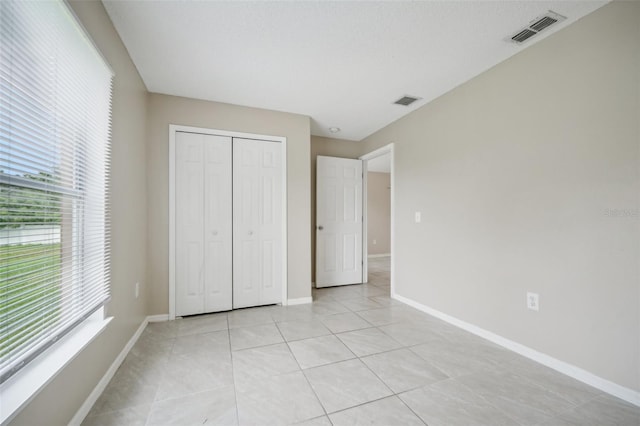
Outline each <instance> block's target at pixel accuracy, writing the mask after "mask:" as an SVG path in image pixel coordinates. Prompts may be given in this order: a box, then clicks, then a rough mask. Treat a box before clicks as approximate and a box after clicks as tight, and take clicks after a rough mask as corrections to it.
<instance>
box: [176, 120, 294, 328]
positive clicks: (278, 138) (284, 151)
mask: <svg viewBox="0 0 640 426" xmlns="http://www.w3.org/2000/svg"><path fill="white" fill-rule="evenodd" d="M176 132H186V133H200V134H204V135H213V136H228V137H231V138H242V139H256V140H262V141H268V142H279V143H281V144H282V305H283V306H286V305H287V295H288V288H289V280H288V276H287V264H288V262H287V260H288V259H287V235H288V232H287V202H288V200H287V138H286V137H284V136H273V135H260V134H255V133H246V132H233V131H228V130H218V129H209V128H204V127H193V126H183V125H179V124H170V125H169V259H168V260H169V320H170V321H171V320H174V319H176V247H175V244H176Z"/></svg>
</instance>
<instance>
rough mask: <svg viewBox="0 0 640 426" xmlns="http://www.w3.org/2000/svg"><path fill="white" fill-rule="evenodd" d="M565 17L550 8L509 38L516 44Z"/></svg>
mask: <svg viewBox="0 0 640 426" xmlns="http://www.w3.org/2000/svg"><path fill="white" fill-rule="evenodd" d="M565 19H567V18H566V17H564V16H562V15H559V14H557V13H555V12H553V11H551V10H550V11H548V12H547V13H545V14H544V15H542V16H538V17H537V18H536V19H534V20H532V21H531V22H530V23H529V26H528V27H525V28H522V29H521V30H520V31H518V32H517V33H516V34H515V35H513V36H511V37H510V38H509V40H510V41H512V42H514V43H518V44H520V43H523V42H524V41H526V40H529V39H530V38H531V37H533V36H535V35H537V34H538V33H539V32H541V31H544V30H545V29H547V28H549V27H550V26H552V25H554V24H556V23H558V22H561V21H564V20H565Z"/></svg>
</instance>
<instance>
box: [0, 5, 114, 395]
mask: <svg viewBox="0 0 640 426" xmlns="http://www.w3.org/2000/svg"><path fill="white" fill-rule="evenodd" d="M112 78H113V75H112V72H111V70H110V68H109V66H108V65H107V64H106V63H105V61H104V60H103V58H102V57H101V56H100V54H99V53H98V51H97V50H96V48H95V47H94V45H93V44H92V43H91V41H90V40H89V38H88V37H87V35H86V33H85V32H84V30H83V28H82V27H81V26H80V25H79V24H78V22H77V21H76V18H75V17H74V15H73V14H72V13H71V12H70V11H69V9H68V7H67V5H66V4H65V3H64V2H63V1H60V0H58V1H39V2H29V1H20V0H0V333H1V334H0V383H2V382H4V381H5V380H6V379H7V378H9V377H10V376H11V375H12V374H14V373H15V372H16V371H18V370H19V369H20V368H21V367H22V366H23V365H25V364H26V363H28V362H29V361H30V360H32V359H33V358H35V357H36V356H37V355H38V354H40V353H41V352H42V351H43V350H44V349H46V348H47V347H48V346H49V345H51V344H52V343H54V342H55V341H56V340H57V339H59V338H60V337H61V336H62V335H63V334H65V333H67V332H68V331H70V330H71V329H73V327H75V326H76V325H77V324H79V323H80V322H81V321H83V320H84V319H86V318H87V317H88V316H89V315H91V314H92V313H93V312H95V311H96V310H97V309H98V308H100V307H101V306H102V305H104V304H105V303H106V301H107V300H108V297H109V270H110V266H109V212H108V200H107V197H108V184H109V181H108V177H109V157H110V154H109V146H110V129H111V83H112Z"/></svg>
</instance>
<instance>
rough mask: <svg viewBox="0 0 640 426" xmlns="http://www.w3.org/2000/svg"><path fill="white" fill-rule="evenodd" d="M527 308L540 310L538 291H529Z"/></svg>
mask: <svg viewBox="0 0 640 426" xmlns="http://www.w3.org/2000/svg"><path fill="white" fill-rule="evenodd" d="M527 308H529V309H531V310H532V311H539V310H540V296H539V295H538V293H531V292H527Z"/></svg>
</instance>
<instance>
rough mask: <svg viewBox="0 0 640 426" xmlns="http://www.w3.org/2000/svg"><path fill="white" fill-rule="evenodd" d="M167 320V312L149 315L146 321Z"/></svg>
mask: <svg viewBox="0 0 640 426" xmlns="http://www.w3.org/2000/svg"><path fill="white" fill-rule="evenodd" d="M164 321H169V314H160V315H149V316H148V317H147V322H164Z"/></svg>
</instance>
